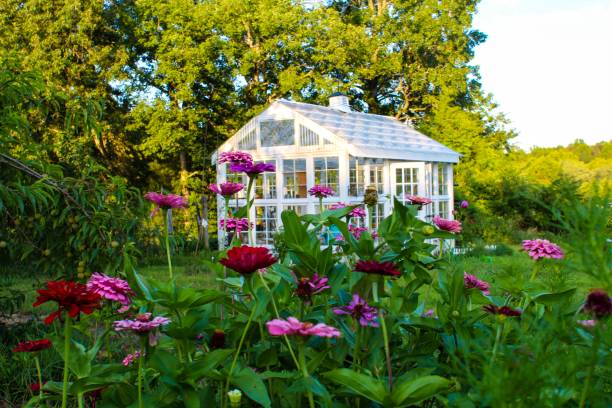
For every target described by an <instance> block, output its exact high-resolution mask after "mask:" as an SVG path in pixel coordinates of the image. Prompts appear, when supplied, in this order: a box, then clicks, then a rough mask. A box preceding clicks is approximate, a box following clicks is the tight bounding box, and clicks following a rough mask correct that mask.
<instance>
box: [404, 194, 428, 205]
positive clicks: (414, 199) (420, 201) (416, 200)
mask: <svg viewBox="0 0 612 408" xmlns="http://www.w3.org/2000/svg"><path fill="white" fill-rule="evenodd" d="M406 200H408V201H410V204H414V205H427V204H431V203H432V201H431V200H430V199H429V198H427V197H419V196H414V195H407V196H406Z"/></svg>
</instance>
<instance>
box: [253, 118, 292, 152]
mask: <svg viewBox="0 0 612 408" xmlns="http://www.w3.org/2000/svg"><path fill="white" fill-rule="evenodd" d="M259 126H260V132H261V145H262V146H263V147H272V146H287V145H292V144H294V138H293V130H294V129H293V119H288V120H266V121H262V122H261V123H260V124H259Z"/></svg>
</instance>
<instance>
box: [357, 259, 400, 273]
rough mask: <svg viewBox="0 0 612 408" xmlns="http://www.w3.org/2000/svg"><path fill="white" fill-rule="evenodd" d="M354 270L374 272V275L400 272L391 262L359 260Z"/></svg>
mask: <svg viewBox="0 0 612 408" xmlns="http://www.w3.org/2000/svg"><path fill="white" fill-rule="evenodd" d="M355 272H364V273H374V274H376V275H387V276H400V275H401V274H402V273H401V272H400V270H399V269H397V266H396V265H395V264H394V263H393V262H378V261H359V262H357V264H355Z"/></svg>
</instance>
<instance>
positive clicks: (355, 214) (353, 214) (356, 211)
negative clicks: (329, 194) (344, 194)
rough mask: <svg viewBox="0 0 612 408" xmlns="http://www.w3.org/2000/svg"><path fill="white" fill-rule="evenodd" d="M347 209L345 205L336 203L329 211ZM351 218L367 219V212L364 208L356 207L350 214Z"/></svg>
mask: <svg viewBox="0 0 612 408" xmlns="http://www.w3.org/2000/svg"><path fill="white" fill-rule="evenodd" d="M344 207H346V204H345V203H334V204H332V205H331V206H330V207H329V209H330V210H339V209H341V208H344ZM348 215H349V217H356V218H365V216H366V212H365V210H364V209H363V208H361V207H355V208H353V209H352V210H351V212H350V213H348Z"/></svg>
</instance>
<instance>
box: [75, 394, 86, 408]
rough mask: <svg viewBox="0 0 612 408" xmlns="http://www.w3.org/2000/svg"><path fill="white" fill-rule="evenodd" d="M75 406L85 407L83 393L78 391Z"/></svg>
mask: <svg viewBox="0 0 612 408" xmlns="http://www.w3.org/2000/svg"><path fill="white" fill-rule="evenodd" d="M77 407H79V408H84V407H85V401H83V393H82V392H79V393H78V394H77Z"/></svg>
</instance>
